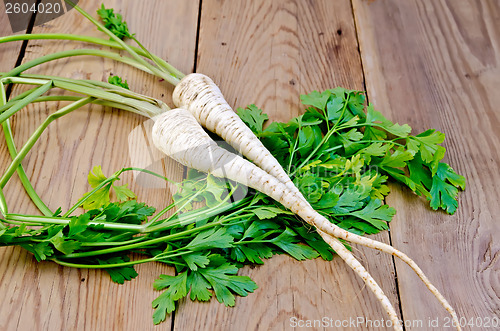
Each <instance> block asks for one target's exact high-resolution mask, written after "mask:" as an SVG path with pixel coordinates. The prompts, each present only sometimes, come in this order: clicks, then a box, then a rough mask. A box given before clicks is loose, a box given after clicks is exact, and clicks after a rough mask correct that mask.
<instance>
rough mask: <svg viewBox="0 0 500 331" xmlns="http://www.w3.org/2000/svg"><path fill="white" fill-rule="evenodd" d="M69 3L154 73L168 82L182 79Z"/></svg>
mask: <svg viewBox="0 0 500 331" xmlns="http://www.w3.org/2000/svg"><path fill="white" fill-rule="evenodd" d="M65 1H66V2H67V3H69V4H70V5H71V6H73V8H75V9H76V10H77V11H78V12H80V14H82V15H83V16H85V17H86V18H87V19H88V20H89V21H90V22H92V23H93V24H94V25H95V26H96V27H98V28H99V30H101V31H103V32H104V33H106V34H107V35H108V36H109V37H110V38H111V39H113V40H114V41H115V42H116V43H118V44H120V45H121V46H122V47H123V49H125V50H126V51H127V52H128V53H129V54H130V55H131V56H132V57H133V58H134V59H135V60H136V61H137V62H138V63H140V64H142V65H143V66H145V67H146V68H148V69H149V70H150V71H151V72H152V73H153V74H154V75H156V76H158V77H161V78H163V79H165V80H166V81H167V82H169V83H171V84H173V85H177V83H179V81H180V79H178V78H177V77H174V74H173V73H171V72H167V71H164V70H162V68H160V67H155V66H153V65H151V64H150V63H149V62H147V61H146V60H144V59H143V58H142V57H141V56H140V55H139V54H137V53H136V52H135V51H134V50H133V49H132V48H131V47H130V46H129V45H127V44H126V43H124V42H123V40H121V39H120V38H118V37H117V36H116V35H115V34H114V33H112V32H111V31H109V30H108V29H107V28H106V27H104V26H103V25H102V24H101V23H99V22H98V21H97V20H96V19H94V18H93V17H92V16H90V15H89V14H88V13H87V12H85V11H84V10H83V9H81V8H80V7H79V6H77V5H75V4H74V3H72V2H71V1H69V0H65Z"/></svg>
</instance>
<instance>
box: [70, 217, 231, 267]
mask: <svg viewBox="0 0 500 331" xmlns="http://www.w3.org/2000/svg"><path fill="white" fill-rule="evenodd" d="M229 220H231V218H227V219H223V220H222V219H219V220H218V221H216V222H211V223H208V224H205V225H203V226H200V227H196V228H193V229H189V230H184V231H181V232H177V233H174V234H169V235H166V236H162V237H158V238H154V239H150V240H147V241H142V242H139V243H135V244H130V245H123V246H120V247H114V248H106V249H101V250H96V251H90V252H81V253H72V254H67V255H63V256H61V257H63V258H65V259H69V258H71V259H73V258H81V257H88V256H95V255H102V254H111V253H117V252H122V251H126V250H131V249H138V248H141V247H144V246H149V245H154V244H159V243H162V242H166V241H170V240H174V239H179V238H183V237H188V236H190V235H192V234H193V233H197V232H200V231H203V230H206V229H209V228H211V227H213V226H216V225H220V224H222V223H223V222H227V221H229Z"/></svg>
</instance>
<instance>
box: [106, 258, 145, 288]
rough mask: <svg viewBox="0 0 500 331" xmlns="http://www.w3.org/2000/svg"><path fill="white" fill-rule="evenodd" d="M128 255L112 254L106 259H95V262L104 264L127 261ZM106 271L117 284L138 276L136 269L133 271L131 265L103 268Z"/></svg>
mask: <svg viewBox="0 0 500 331" xmlns="http://www.w3.org/2000/svg"><path fill="white" fill-rule="evenodd" d="M129 261H130V259H129V258H128V256H114V257H110V258H107V259H97V262H98V263H99V264H101V265H106V264H118V263H124V262H129ZM104 270H106V272H107V273H108V274H109V276H110V277H111V280H112V281H113V282H115V283H118V284H123V283H125V281H126V280H132V279H134V278H135V277H137V276H138V274H137V271H135V269H134V267H133V266H125V267H117V268H105V269H104Z"/></svg>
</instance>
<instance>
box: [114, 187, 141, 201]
mask: <svg viewBox="0 0 500 331" xmlns="http://www.w3.org/2000/svg"><path fill="white" fill-rule="evenodd" d="M127 186H128V184H125V185H121V186H118V185H113V190H114V191H115V193H116V198H117V199H118V201H127V200H128V199H135V198H136V196H135V194H134V192H132V191H131V190H130V189H129V188H127Z"/></svg>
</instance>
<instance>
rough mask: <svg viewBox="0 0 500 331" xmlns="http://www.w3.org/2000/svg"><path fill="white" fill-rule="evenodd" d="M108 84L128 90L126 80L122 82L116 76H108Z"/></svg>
mask: <svg viewBox="0 0 500 331" xmlns="http://www.w3.org/2000/svg"><path fill="white" fill-rule="evenodd" d="M108 83H110V84H113V85H116V86H120V87H123V88H124V89H127V90H130V88H129V87H128V83H127V80H122V78H121V77H118V76H109V77H108Z"/></svg>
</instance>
